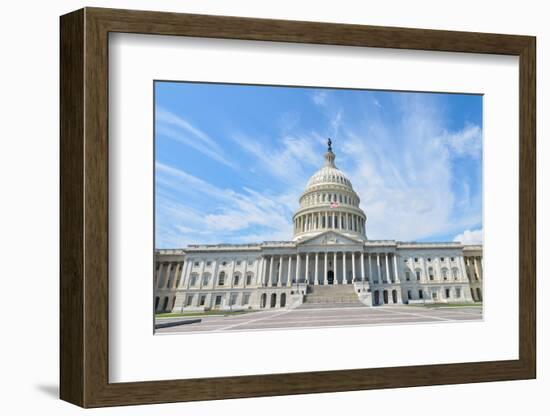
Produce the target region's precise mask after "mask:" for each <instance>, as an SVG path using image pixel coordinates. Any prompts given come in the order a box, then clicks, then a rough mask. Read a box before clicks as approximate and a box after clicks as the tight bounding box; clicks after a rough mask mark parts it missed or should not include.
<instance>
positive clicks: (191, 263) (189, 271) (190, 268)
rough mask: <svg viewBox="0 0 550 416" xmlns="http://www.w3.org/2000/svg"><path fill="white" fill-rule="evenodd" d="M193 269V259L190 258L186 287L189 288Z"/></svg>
mask: <svg viewBox="0 0 550 416" xmlns="http://www.w3.org/2000/svg"><path fill="white" fill-rule="evenodd" d="M192 269H193V260H192V259H189V267H188V268H187V271H186V272H185V274H186V276H185V288H186V289H189V283H191V270H192Z"/></svg>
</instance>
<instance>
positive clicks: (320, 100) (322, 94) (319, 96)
mask: <svg viewBox="0 0 550 416" xmlns="http://www.w3.org/2000/svg"><path fill="white" fill-rule="evenodd" d="M327 98H328V93H327V92H326V91H323V90H321V91H319V90H317V91H315V92H314V93H313V94H311V99H312V101H313V103H314V104H315V105H318V106H320V107H322V106H324V105H326V103H327Z"/></svg>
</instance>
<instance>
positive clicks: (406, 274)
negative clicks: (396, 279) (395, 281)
mask: <svg viewBox="0 0 550 416" xmlns="http://www.w3.org/2000/svg"><path fill="white" fill-rule="evenodd" d="M405 280H406V281H407V282H408V281H410V280H411V273H410V272H405Z"/></svg>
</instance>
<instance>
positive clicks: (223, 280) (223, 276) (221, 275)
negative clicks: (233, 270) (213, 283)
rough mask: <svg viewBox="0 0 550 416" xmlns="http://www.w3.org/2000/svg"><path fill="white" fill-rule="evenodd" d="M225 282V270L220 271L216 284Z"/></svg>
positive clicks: (221, 284)
mask: <svg viewBox="0 0 550 416" xmlns="http://www.w3.org/2000/svg"><path fill="white" fill-rule="evenodd" d="M224 283H225V272H221V273H220V276H219V277H218V285H220V286H223V285H224Z"/></svg>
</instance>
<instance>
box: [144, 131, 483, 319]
mask: <svg viewBox="0 0 550 416" xmlns="http://www.w3.org/2000/svg"><path fill="white" fill-rule="evenodd" d="M335 158H336V156H335V155H334V153H333V151H332V147H331V142H330V140H329V144H328V151H327V153H326V154H325V164H324V166H323V167H322V168H321V169H320V170H319V171H317V172H316V173H315V174H314V175H313V176H312V177H311V178H310V179H309V181H308V183H307V186H306V189H305V191H304V192H303V193H302V195H301V197H300V205H299V208H298V210H297V211H296V212H295V214H294V216H293V225H294V235H293V239H292V240H290V241H266V242H263V243H259V244H217V245H189V246H188V247H186V248H183V249H162V250H157V251H156V252H155V277H154V278H155V285H154V287H155V311H156V312H157V313H158V312H183V311H192V310H208V309H230V310H238V309H268V308H295V307H300V306H302V305H304V304H306V303H308V302H310V303H311V302H323V301H324V302H332V301H334V302H350V301H353V302H359V303H361V304H364V305H367V306H379V305H391V304H414V303H445V302H448V303H472V302H481V301H482V298H483V287H482V281H483V270H482V269H483V266H482V257H483V253H482V246H481V245H463V244H461V243H457V242H449V243H416V242H401V241H394V240H369V239H368V238H367V234H366V228H367V227H366V224H367V216H366V215H365V213H364V212H363V210H362V209H361V208H360V207H359V203H360V199H359V196H358V195H357V194H356V192H355V191H354V189H353V186H352V184H351V182H350V180H349V179H348V178H347V177H346V176H345V175H344V173H343V172H342V171H341V170H339V169H338V168H337V167H336V165H335Z"/></svg>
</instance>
